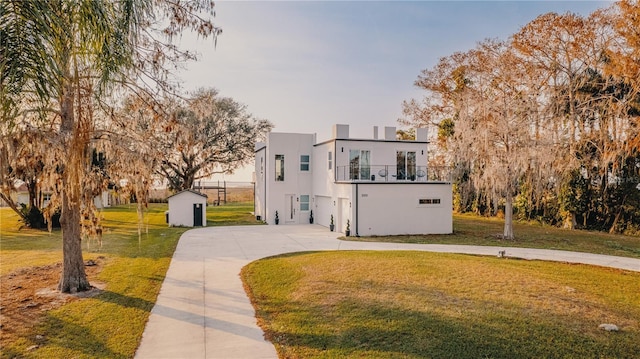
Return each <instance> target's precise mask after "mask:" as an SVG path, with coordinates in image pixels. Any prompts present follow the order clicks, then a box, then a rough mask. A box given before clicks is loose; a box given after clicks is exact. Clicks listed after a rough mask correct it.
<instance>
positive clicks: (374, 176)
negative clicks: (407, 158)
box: [336, 165, 451, 182]
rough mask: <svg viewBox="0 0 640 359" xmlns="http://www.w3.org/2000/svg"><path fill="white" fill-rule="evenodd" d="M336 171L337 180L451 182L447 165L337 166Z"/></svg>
mask: <svg viewBox="0 0 640 359" xmlns="http://www.w3.org/2000/svg"><path fill="white" fill-rule="evenodd" d="M336 171H337V173H336V181H338V182H451V170H450V168H448V167H433V166H430V167H427V166H415V167H409V168H405V169H401V168H398V167H397V166H396V165H372V166H337V168H336Z"/></svg>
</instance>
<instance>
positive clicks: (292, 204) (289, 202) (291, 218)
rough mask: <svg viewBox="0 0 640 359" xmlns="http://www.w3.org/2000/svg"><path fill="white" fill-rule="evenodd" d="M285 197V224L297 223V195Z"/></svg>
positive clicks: (286, 195)
mask: <svg viewBox="0 0 640 359" xmlns="http://www.w3.org/2000/svg"><path fill="white" fill-rule="evenodd" d="M284 196H285V198H284V208H285V213H284V223H296V222H297V220H296V195H295V194H285V195H284Z"/></svg>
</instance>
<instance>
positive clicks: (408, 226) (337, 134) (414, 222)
mask: <svg viewBox="0 0 640 359" xmlns="http://www.w3.org/2000/svg"><path fill="white" fill-rule="evenodd" d="M382 135H383V136H378V128H377V127H374V131H373V138H371V139H356V138H350V137H349V126H348V125H334V127H333V136H332V138H331V139H329V140H327V141H323V142H317V141H316V136H315V134H298V133H277V132H271V133H269V134H268V135H267V139H266V143H262V142H261V143H257V144H256V151H255V174H254V178H255V214H256V217H257V218H258V219H260V220H264V221H266V222H267V223H268V224H275V215H276V211H277V212H278V218H279V224H280V225H288V224H297V223H309V217H310V215H311V211H313V217H314V223H317V224H320V225H322V226H326V227H329V224H330V222H331V217H332V216H333V220H334V224H335V228H336V231H338V232H344V231H345V229H346V225H347V221H349V224H350V231H351V235H352V236H353V235H356V236H365V235H366V236H368V235H398V234H446V233H452V232H453V224H452V186H451V181H450V179H449V178H448V173H446V174H443V173H440V172H439V171H436V170H435V169H434V170H431V169H429V168H428V161H427V145H428V141H427V130H426V129H420V128H419V129H417V130H416V140H415V141H402V140H397V139H396V128H395V127H385V128H384V133H383V134H382Z"/></svg>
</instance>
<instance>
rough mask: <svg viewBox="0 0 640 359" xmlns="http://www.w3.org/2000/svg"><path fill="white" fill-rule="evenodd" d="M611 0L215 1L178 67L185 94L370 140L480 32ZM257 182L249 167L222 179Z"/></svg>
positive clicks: (514, 28)
mask: <svg viewBox="0 0 640 359" xmlns="http://www.w3.org/2000/svg"><path fill="white" fill-rule="evenodd" d="M610 4H611V2H608V1H216V6H215V7H216V18H215V24H216V26H219V27H221V28H222V31H223V32H222V34H221V35H220V36H219V37H218V39H217V43H215V42H214V41H213V40H211V39H198V38H197V37H196V36H195V35H193V34H184V35H183V36H182V39H181V41H180V44H179V46H180V47H181V48H183V49H186V50H189V51H195V52H196V53H198V55H199V60H198V61H197V62H192V63H189V64H187V65H186V67H185V68H183V69H181V70H179V71H178V73H177V76H178V77H179V78H180V79H181V80H182V82H183V83H182V86H183V88H184V89H185V90H187V91H193V90H196V89H198V88H202V87H205V88H209V87H214V88H216V89H217V90H218V91H219V93H220V95H221V96H224V97H232V98H234V99H235V100H236V101H238V102H241V103H244V104H246V105H247V106H248V110H249V112H251V113H252V114H253V115H254V116H255V117H256V118H262V119H267V120H269V121H271V122H272V123H273V124H274V126H275V127H274V129H273V131H276V132H295V133H316V134H317V139H318V141H324V140H327V139H329V138H330V136H331V128H332V126H333V124H336V123H339V124H348V125H350V136H351V137H355V138H372V136H373V126H379V127H380V128H382V127H384V126H395V127H398V128H400V126H399V125H398V123H397V120H398V118H400V117H402V102H403V101H405V100H410V99H412V98H416V99H420V98H422V96H423V94H422V93H421V91H420V90H419V89H418V88H416V87H415V86H414V82H415V80H416V79H417V77H418V75H419V74H420V72H421V71H422V70H424V69H429V68H431V67H433V66H434V65H435V64H436V63H437V62H438V60H439V59H440V58H441V57H445V56H448V55H451V54H453V53H454V52H458V51H462V52H464V51H468V50H470V49H472V48H474V47H475V46H476V44H477V43H478V42H481V41H482V40H484V39H488V38H491V39H500V40H507V39H508V38H509V36H511V35H512V34H514V33H516V32H518V30H519V29H520V28H521V27H522V26H524V25H526V24H527V23H528V22H530V21H531V20H533V19H535V18H536V17H537V16H539V15H542V14H545V13H548V12H556V13H566V12H573V13H577V14H581V15H584V16H587V15H589V14H590V13H591V12H593V11H594V10H596V9H598V8H603V7H607V6H609V5H610ZM224 179H227V180H229V181H251V169H241V170H238V171H236V173H235V175H232V176H229V175H226V176H224Z"/></svg>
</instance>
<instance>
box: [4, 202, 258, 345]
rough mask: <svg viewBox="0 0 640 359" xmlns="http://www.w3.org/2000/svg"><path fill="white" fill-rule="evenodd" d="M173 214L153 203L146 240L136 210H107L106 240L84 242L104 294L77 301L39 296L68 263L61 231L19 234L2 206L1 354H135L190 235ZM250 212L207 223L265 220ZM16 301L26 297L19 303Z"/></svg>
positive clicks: (214, 211) (247, 206)
mask: <svg viewBox="0 0 640 359" xmlns="http://www.w3.org/2000/svg"><path fill="white" fill-rule="evenodd" d="M166 209H167V205H166V204H150V205H149V209H148V211H146V213H145V217H144V220H143V222H142V226H141V227H140V230H141V236H140V237H139V236H138V219H137V215H136V207H135V205H125V206H119V207H114V208H107V209H105V210H104V211H103V216H104V221H103V227H104V230H103V233H104V235H103V240H102V243H101V244H100V243H98V242H97V241H95V240H90V241H86V242H84V245H83V255H84V259H85V260H89V259H91V260H94V261H95V262H97V263H98V267H99V268H98V269H94V268H95V267H87V270H88V272H90V273H89V281H90V283H92V284H93V285H98V284H99V285H100V286H101V287H103V288H104V289H103V290H102V291H100V292H99V293H98V294H97V295H95V296H92V297H89V298H82V299H78V298H75V297H70V296H63V297H60V296H58V297H46V296H41V295H38V294H37V293H36V292H37V291H38V290H41V289H45V288H48V289H51V288H54V287H55V285H56V281H57V278H58V276H59V272H60V267H59V264H58V263H60V262H61V260H62V250H61V248H62V240H61V233H60V231H59V230H56V231H53V233H48V232H44V231H37V230H30V229H20V230H18V228H19V222H18V216H17V215H15V214H14V213H13V212H12V211H11V210H10V209H7V208H0V276H2V277H0V278H1V279H0V280H2V281H3V287H2V289H3V291H2V296H0V299H1V303H0V307H1V311H0V314H1V315H2V318H3V319H2V323H3V326H2V332H1V333H2V337H1V338H0V347H2V353H1V355H0V356H1V357H2V358H14V357H25V358H131V357H133V355H134V353H135V351H136V349H137V347H138V344H139V342H140V339H141V337H142V332H143V331H144V326H145V325H146V322H147V320H148V318H149V314H150V311H151V308H153V305H154V304H155V301H156V298H157V296H158V293H159V291H160V287H161V285H162V282H163V280H164V278H165V275H166V272H167V269H168V268H169V264H170V262H171V257H172V256H173V252H174V251H175V248H176V245H177V243H178V239H179V238H180V235H181V234H182V233H184V232H185V231H186V230H188V228H170V227H168V226H167V224H166V223H165V216H164V212H165V211H166ZM251 211H253V205H252V204H251V203H243V204H228V205H224V206H220V207H211V206H210V207H208V208H207V219H208V224H209V225H233V224H250V223H260V222H257V221H256V220H255V217H253V216H252V215H251V213H250V212H251ZM41 278H47V280H45V279H41ZM5 284H6V286H5ZM16 296H19V298H17V299H19V300H12V297H16ZM69 298H70V299H69ZM14 299H16V298H14ZM61 300H64V301H66V302H65V303H66V304H64V303H61V302H60V301H61ZM48 308H54V309H50V310H49V309H48Z"/></svg>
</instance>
